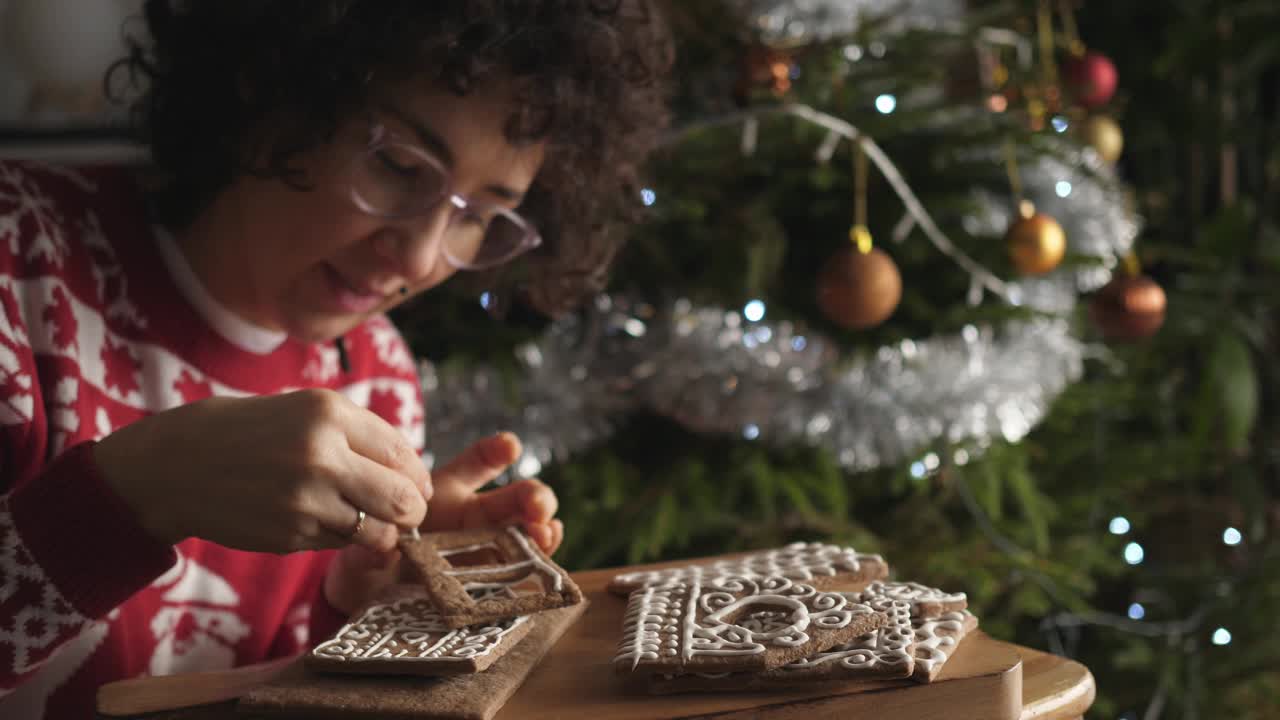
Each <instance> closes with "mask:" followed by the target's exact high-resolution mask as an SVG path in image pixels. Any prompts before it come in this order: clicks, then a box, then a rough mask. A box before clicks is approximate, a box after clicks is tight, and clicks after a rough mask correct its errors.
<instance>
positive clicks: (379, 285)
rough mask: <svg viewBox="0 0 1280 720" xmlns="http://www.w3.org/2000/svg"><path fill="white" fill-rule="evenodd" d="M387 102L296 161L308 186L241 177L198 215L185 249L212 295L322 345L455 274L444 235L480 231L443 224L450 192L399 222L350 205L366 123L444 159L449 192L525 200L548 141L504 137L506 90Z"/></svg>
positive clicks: (487, 199) (394, 96)
mask: <svg viewBox="0 0 1280 720" xmlns="http://www.w3.org/2000/svg"><path fill="white" fill-rule="evenodd" d="M387 97H389V98H390V100H389V101H388V102H387V103H385V104H384V105H381V106H379V107H376V108H371V113H370V114H369V115H368V116H363V115H362V116H361V117H358V118H357V119H355V120H353V121H352V122H350V123H348V124H347V125H346V126H345V127H343V128H342V129H341V130H340V132H339V133H338V134H337V136H335V139H334V141H333V142H332V143H329V144H328V145H325V146H323V147H321V148H318V149H316V150H314V151H312V152H309V153H308V154H306V155H305V156H304V157H302V158H300V159H299V161H298V164H299V166H300V167H301V168H303V169H304V170H305V172H306V176H305V182H306V183H307V187H308V188H309V189H307V190H301V191H300V190H297V189H294V188H292V187H290V186H288V185H287V184H285V183H284V182H283V181H280V180H259V179H255V178H242V179H240V180H237V181H236V182H235V183H234V184H233V185H232V186H231V187H230V188H228V190H227V191H226V192H225V193H224V194H223V195H222V196H220V197H219V198H218V200H217V201H216V202H215V203H214V204H213V205H212V206H211V207H210V209H209V210H208V211H206V213H205V215H204V216H202V217H201V218H199V219H197V221H196V223H195V224H194V225H193V229H192V231H191V232H189V233H187V234H186V236H184V240H185V241H186V242H185V243H184V245H185V247H186V249H187V251H188V256H189V258H190V259H191V261H192V264H193V267H194V268H195V270H196V272H197V274H199V275H200V277H201V279H202V280H204V281H205V282H206V284H208V286H209V288H210V291H211V292H212V293H213V295H214V297H216V298H217V299H218V300H219V301H220V302H222V303H223V304H224V305H226V306H228V307H229V308H230V309H231V310H232V311H234V312H236V313H237V314H239V315H241V316H242V317H244V318H245V319H247V320H249V321H251V322H254V323H256V324H258V325H261V326H263V327H267V328H272V329H277V330H284V331H287V332H288V333H289V334H290V335H292V336H294V337H296V338H299V339H302V340H307V341H313V342H318V341H326V340H329V339H332V338H334V337H337V336H339V335H341V334H342V333H344V332H346V331H348V330H350V329H351V328H353V327H355V326H356V325H358V324H359V323H360V322H361V321H362V320H363V319H364V318H365V317H367V316H369V315H370V314H373V313H379V312H383V311H385V310H387V309H389V308H390V307H392V306H394V305H396V304H398V303H400V302H403V301H404V300H405V299H407V298H409V297H412V296H413V294H415V293H418V292H422V291H423V290H426V289H429V288H432V287H435V286H436V285H439V284H440V283H442V282H444V281H445V280H447V279H448V278H449V277H450V276H451V275H453V273H454V272H456V269H455V268H454V266H453V265H451V264H450V262H449V261H448V260H447V259H446V257H445V254H444V252H443V250H444V246H445V244H446V241H447V240H449V234H450V233H460V232H461V233H467V232H470V233H474V232H475V228H474V227H472V228H468V227H466V224H465V223H457V222H455V223H451V222H450V217H451V215H452V212H453V208H454V206H453V204H452V203H450V202H449V201H448V200H447V199H445V200H443V201H441V202H437V203H435V204H434V205H429V206H427V208H426V210H425V212H423V213H422V214H421V215H416V216H414V217H410V218H407V219H396V220H389V219H386V218H382V217H376V216H374V215H371V214H368V213H366V212H364V211H362V210H361V209H360V208H358V207H357V205H356V204H355V202H353V200H352V196H351V186H352V177H353V171H352V169H353V167H355V163H356V162H357V158H360V157H362V155H363V154H364V153H365V152H366V150H367V148H368V144H369V138H370V127H371V120H372V121H373V122H375V123H379V124H381V125H382V126H384V127H385V129H386V131H387V132H389V133H390V134H391V135H394V136H396V137H397V138H398V139H399V140H400V141H403V142H405V143H407V144H411V145H414V146H418V147H420V148H422V149H425V150H426V151H427V152H428V153H430V154H431V155H432V156H434V157H436V158H438V159H439V160H441V161H442V162H443V164H444V165H445V166H446V167H447V168H448V172H449V174H450V176H451V178H452V186H451V188H450V190H451V191H452V192H453V193H456V194H458V195H461V196H463V197H464V198H468V199H470V200H473V201H475V202H477V203H486V204H493V205H497V206H502V207H506V208H512V209H514V208H515V207H517V206H518V205H519V204H520V202H521V200H522V198H523V196H524V194H525V192H526V191H528V189H529V186H530V184H531V183H532V182H533V179H534V177H535V176H536V175H537V173H538V170H539V168H540V167H541V166H542V161H543V154H544V152H545V146H544V145H543V144H532V145H524V146H519V147H517V146H515V145H512V144H511V143H510V142H509V141H508V140H507V139H506V137H505V135H504V132H503V128H504V125H505V123H506V122H507V119H508V118H509V117H510V115H511V113H512V111H513V109H514V105H513V101H512V96H511V94H510V92H509V91H508V90H507V89H506V88H505V87H504V86H502V85H495V84H490V85H489V86H488V87H487V88H477V89H476V91H474V92H473V93H471V94H468V95H467V96H465V97H458V96H456V95H454V94H452V93H447V92H440V91H424V90H422V89H421V88H416V89H414V90H407V91H404V92H399V93H391V94H389V95H388V96H387ZM453 241H454V242H456V241H457V238H454V239H453ZM401 288H407V292H406V293H402V292H401Z"/></svg>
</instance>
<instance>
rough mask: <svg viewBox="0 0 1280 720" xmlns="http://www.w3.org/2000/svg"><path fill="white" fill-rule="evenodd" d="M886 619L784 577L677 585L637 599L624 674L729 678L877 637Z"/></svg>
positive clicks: (630, 611) (622, 654) (626, 629)
mask: <svg viewBox="0 0 1280 720" xmlns="http://www.w3.org/2000/svg"><path fill="white" fill-rule="evenodd" d="M887 622H888V617H887V616H885V614H884V613H881V612H877V611H876V610H874V609H873V608H872V607H871V606H870V605H867V604H865V603H860V602H856V601H854V600H851V599H850V598H849V597H848V596H846V595H842V594H840V593H832V592H823V591H820V590H817V589H815V588H814V587H813V586H811V585H803V584H800V583H797V582H795V581H793V580H790V579H788V578H783V577H768V578H717V580H716V582H715V584H714V585H702V584H699V583H671V584H668V585H663V586H660V587H659V586H650V587H646V588H642V589H639V590H636V591H635V592H634V593H632V594H631V598H630V600H629V602H628V606H627V613H626V616H625V617H624V619H623V632H622V635H623V637H622V641H621V642H620V643H619V645H618V654H617V656H616V657H615V658H614V666H615V667H616V668H617V670H618V671H619V672H631V671H635V670H642V671H646V672H658V673H662V672H667V673H671V672H698V671H703V672H726V671H735V670H737V671H744V670H765V669H769V668H774V667H780V666H782V665H786V664H787V663H789V662H793V661H795V660H799V659H801V658H804V657H808V656H809V655H812V654H814V653H816V652H821V651H822V650H826V649H827V648H830V647H832V646H834V645H839V644H841V643H845V642H849V641H851V640H853V639H854V638H856V637H858V636H860V635H864V634H866V633H868V632H871V631H873V630H876V629H878V628H880V627H882V626H884V625H885V623H887Z"/></svg>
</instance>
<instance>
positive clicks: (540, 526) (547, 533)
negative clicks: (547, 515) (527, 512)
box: [524, 523, 555, 553]
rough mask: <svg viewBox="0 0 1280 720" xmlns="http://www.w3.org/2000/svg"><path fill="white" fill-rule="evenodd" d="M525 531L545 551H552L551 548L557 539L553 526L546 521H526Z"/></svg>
mask: <svg viewBox="0 0 1280 720" xmlns="http://www.w3.org/2000/svg"><path fill="white" fill-rule="evenodd" d="M524 532H525V534H526V535H528V536H529V537H530V538H531V539H532V540H533V541H534V542H535V543H537V544H538V547H539V548H540V549H541V550H542V552H544V553H550V552H551V551H550V550H549V548H550V547H551V543H552V542H553V541H554V540H555V532H554V531H553V530H552V529H551V526H550V525H548V524H546V523H525V524H524Z"/></svg>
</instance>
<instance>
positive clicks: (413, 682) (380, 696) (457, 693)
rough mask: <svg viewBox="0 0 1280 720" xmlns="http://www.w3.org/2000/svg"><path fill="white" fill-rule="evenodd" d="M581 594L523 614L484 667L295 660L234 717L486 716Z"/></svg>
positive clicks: (377, 719)
mask: <svg viewBox="0 0 1280 720" xmlns="http://www.w3.org/2000/svg"><path fill="white" fill-rule="evenodd" d="M585 609H586V602H583V603H580V604H578V605H575V606H573V607H567V608H562V609H560V610H549V611H547V612H542V613H538V614H537V615H534V616H532V617H530V618H529V621H528V624H529V625H531V626H532V629H531V630H530V631H529V635H528V636H527V637H525V639H524V640H521V641H520V642H519V643H517V644H516V645H515V646H514V647H512V648H511V650H510V651H509V652H508V653H507V654H506V655H503V656H502V657H501V658H499V659H498V661H497V662H495V663H494V664H493V666H492V667H490V668H489V669H488V670H486V671H484V672H480V673H469V674H466V675H449V676H446V677H440V678H434V679H427V678H416V677H404V676H387V675H323V676H322V675H319V674H317V673H316V672H314V671H313V670H312V669H311V668H310V667H309V664H308V663H294V664H292V665H290V666H289V667H288V668H286V669H285V670H284V671H283V672H282V673H280V674H279V675H277V676H276V677H274V678H273V679H272V680H271V681H270V682H268V683H266V684H265V685H260V686H258V687H256V688H254V689H253V690H251V691H250V692H249V693H248V694H247V695H245V696H244V697H242V698H241V699H240V701H239V703H238V706H237V708H236V713H237V715H236V716H237V717H245V718H250V717H252V718H267V717H270V718H299V720H303V719H305V720H317V718H343V719H344V720H362V719H366V720H387V719H388V718H400V719H401V720H410V719H413V720H445V719H446V718H447V719H450V720H457V719H458V718H469V719H470V720H491V718H493V716H494V715H497V714H498V711H499V710H501V709H502V706H503V704H504V703H506V702H507V700H508V699H509V698H510V697H511V696H512V695H513V694H515V692H516V690H517V689H519V687H520V685H522V684H523V683H524V681H525V678H527V677H528V676H529V673H531V672H532V671H533V670H534V668H535V667H536V666H537V665H538V663H539V662H541V661H542V659H543V657H544V656H545V655H546V654H547V652H548V651H550V650H551V648H552V647H554V646H555V644H556V643H557V642H558V641H559V640H560V637H561V636H562V635H564V633H565V631H566V630H568V628H569V626H571V625H572V624H573V623H574V622H576V621H577V620H578V618H580V617H581V616H582V613H583V612H584V610H585Z"/></svg>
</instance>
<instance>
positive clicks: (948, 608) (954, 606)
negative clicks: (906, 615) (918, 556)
mask: <svg viewBox="0 0 1280 720" xmlns="http://www.w3.org/2000/svg"><path fill="white" fill-rule="evenodd" d="M862 595H863V597H864V598H870V597H881V596H883V597H889V598H893V599H894V600H901V601H902V602H905V603H909V604H910V605H911V617H913V618H935V617H938V616H939V615H943V614H945V613H952V612H960V611H961V610H964V609H965V608H966V607H968V606H969V599H968V598H967V597H966V596H965V594H964V593H949V592H945V591H943V590H939V589H938V588H931V587H929V586H928V585H921V584H920V583H915V582H874V583H871V584H870V585H868V586H867V589H866V590H864V591H863V592H862Z"/></svg>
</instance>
